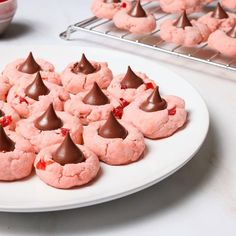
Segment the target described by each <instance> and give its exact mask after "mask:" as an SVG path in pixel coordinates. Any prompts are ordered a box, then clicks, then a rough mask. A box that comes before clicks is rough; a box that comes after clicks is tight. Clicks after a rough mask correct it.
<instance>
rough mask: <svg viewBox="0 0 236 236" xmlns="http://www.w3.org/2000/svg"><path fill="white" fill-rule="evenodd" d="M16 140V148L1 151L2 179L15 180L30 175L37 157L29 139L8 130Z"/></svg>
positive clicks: (10, 135)
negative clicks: (9, 150)
mask: <svg viewBox="0 0 236 236" xmlns="http://www.w3.org/2000/svg"><path fill="white" fill-rule="evenodd" d="M6 133H7V134H8V135H9V137H10V138H11V140H12V141H14V142H15V150H13V151H11V152H0V180H4V181H13V180H17V179H22V178H25V177H27V176H29V175H30V173H31V171H32V168H33V163H34V159H35V154H34V149H33V147H32V145H31V144H30V142H29V141H27V140H26V139H24V138H23V137H22V136H20V135H17V134H16V133H15V132H12V131H6Z"/></svg>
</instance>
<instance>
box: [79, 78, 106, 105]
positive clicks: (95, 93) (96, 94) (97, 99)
mask: <svg viewBox="0 0 236 236" xmlns="http://www.w3.org/2000/svg"><path fill="white" fill-rule="evenodd" d="M83 102H84V103H85V104H89V105H96V106H100V105H105V104H108V103H110V101H109V98H108V97H107V96H106V95H105V94H104V93H103V91H102V90H101V89H100V87H99V86H98V84H97V83H96V82H95V83H94V84H93V87H92V89H91V90H90V91H89V92H88V93H87V94H86V95H85V97H84V98H83Z"/></svg>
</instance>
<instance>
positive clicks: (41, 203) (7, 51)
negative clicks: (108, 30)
mask: <svg viewBox="0 0 236 236" xmlns="http://www.w3.org/2000/svg"><path fill="white" fill-rule="evenodd" d="M0 51H1V53H2V54H3V55H5V57H4V59H3V60H2V58H1V60H0V67H1V68H3V67H4V65H5V64H6V62H10V61H13V60H15V59H16V55H17V58H19V57H25V56H26V55H27V54H28V52H29V51H32V52H33V53H34V55H37V56H38V57H41V58H46V59H47V60H49V61H50V62H52V63H53V64H54V65H55V67H56V69H57V71H58V72H60V71H62V70H63V69H64V68H65V67H66V65H67V64H68V63H70V62H72V61H76V60H77V59H78V55H82V53H83V52H86V55H87V57H88V58H92V59H93V60H95V61H107V62H109V67H110V68H111V69H112V71H113V73H114V75H117V74H121V73H123V72H124V71H125V70H126V67H127V65H130V66H131V67H132V68H133V69H134V70H136V71H137V70H138V69H139V68H141V67H142V65H146V67H145V72H146V73H147V75H148V76H150V78H154V79H155V81H156V83H157V84H158V85H159V86H160V90H161V92H162V94H166V95H168V94H174V95H176V96H180V97H182V98H183V99H184V100H185V101H186V109H187V111H188V113H189V116H188V124H187V125H186V127H185V128H184V129H182V130H179V131H178V132H177V133H176V134H175V135H173V136H171V137H169V138H166V139H162V140H159V141H151V140H145V142H146V145H147V149H146V153H145V156H144V158H143V159H141V160H140V161H138V162H136V163H133V164H130V165H125V166H119V167H117V166H109V165H105V164H103V165H102V167H101V173H100V176H99V177H98V178H97V180H96V181H95V182H94V183H93V184H91V185H89V186H87V187H83V188H77V189H72V190H60V189H54V188H51V187H49V186H47V185H46V184H43V183H42V182H41V181H40V180H39V178H37V177H36V176H34V177H32V178H29V179H28V180H26V181H18V182H13V183H1V182H0V192H1V193H2V194H0V211H16V212H35V211H51V210H61V209H71V208H75V207H82V206H88V205H94V204H97V203H100V202H106V201H109V200H111V199H116V198H119V197H122V196H126V195H128V194H131V193H133V192H137V191H139V190H141V189H144V188H147V187H148V186H151V185H153V184H154V183H157V182H159V181H160V180H162V179H164V178H166V177H167V176H169V175H170V174H171V173H173V172H175V171H176V170H177V169H179V168H180V167H182V166H183V165H184V164H185V163H186V162H187V161H189V160H190V159H191V158H192V157H193V155H194V154H195V153H196V151H197V150H198V149H199V147H200V146H201V144H202V143H203V141H204V139H205V137H206V134H207V131H208V127H209V115H208V111H207V108H206V105H205V103H204V101H203V100H202V98H201V97H200V96H199V95H198V93H197V92H196V91H195V89H193V88H192V87H191V86H190V85H189V84H188V83H187V82H186V81H184V80H183V79H181V78H180V77H179V76H177V75H175V74H174V73H171V72H170V71H169V70H167V69H166V68H165V67H162V66H159V65H156V63H153V62H151V61H149V60H147V59H145V58H142V57H137V56H132V55H130V54H127V53H121V52H118V51H113V50H107V49H97V48H91V47H90V48H86V47H75V46H74V47H68V46H64V47H63V46H48V47H47V46H39V45H37V46H26V47H22V46H21V47H12V48H7V47H5V48H1V49H0ZM118 61H120V62H121V61H122V63H117V62H118ZM131 62H132V63H131ZM157 72H158V78H156V73H157ZM190 139H192V140H193V141H192V142H190V143H189V144H188V145H185V143H187V142H188V141H189V140H190ZM34 187H35V188H37V191H35V188H34ZM15 196H17V198H16V197H15Z"/></svg>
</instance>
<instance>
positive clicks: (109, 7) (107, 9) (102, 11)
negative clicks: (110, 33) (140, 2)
mask: <svg viewBox="0 0 236 236" xmlns="http://www.w3.org/2000/svg"><path fill="white" fill-rule="evenodd" d="M131 8H132V3H131V2H129V1H124V0H123V1H121V2H117V3H116V2H113V3H110V2H106V1H105V0H93V2H92V6H91V11H92V12H93V14H94V15H95V16H97V17H98V18H104V19H112V18H113V16H114V15H115V14H116V13H117V12H118V11H120V10H121V9H124V10H125V11H127V12H129V11H130V10H131Z"/></svg>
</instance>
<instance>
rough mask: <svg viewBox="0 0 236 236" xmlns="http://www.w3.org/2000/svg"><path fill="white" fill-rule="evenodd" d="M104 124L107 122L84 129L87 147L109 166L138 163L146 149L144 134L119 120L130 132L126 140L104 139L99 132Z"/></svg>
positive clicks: (93, 124) (91, 124) (99, 122)
mask: <svg viewBox="0 0 236 236" xmlns="http://www.w3.org/2000/svg"><path fill="white" fill-rule="evenodd" d="M108 119H109V118H108ZM104 123H105V121H98V122H94V123H90V124H89V125H88V126H85V127H84V133H83V139H84V144H85V146H87V147H88V148H89V149H91V150H92V151H93V152H94V153H95V154H97V155H98V157H99V159H100V160H102V161H104V162H105V163H107V164H109V165H123V164H129V163H132V162H135V161H137V160H138V159H139V158H140V157H141V155H142V154H143V152H144V149H145V144H144V137H143V135H142V133H141V132H139V131H138V130H137V129H136V128H135V127H134V126H133V125H131V124H130V123H127V122H124V121H123V120H119V123H120V124H121V125H122V126H123V127H125V129H126V130H127V131H128V135H127V136H126V137H125V138H124V139H122V138H104V137H102V136H100V135H99V134H98V130H99V129H100V128H101V127H102V126H103V125H104Z"/></svg>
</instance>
